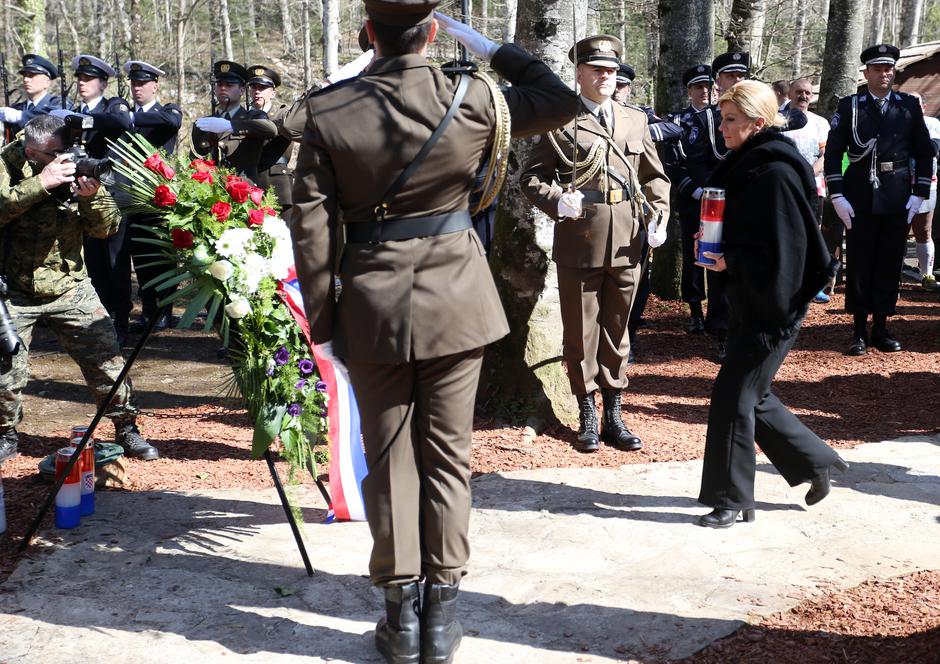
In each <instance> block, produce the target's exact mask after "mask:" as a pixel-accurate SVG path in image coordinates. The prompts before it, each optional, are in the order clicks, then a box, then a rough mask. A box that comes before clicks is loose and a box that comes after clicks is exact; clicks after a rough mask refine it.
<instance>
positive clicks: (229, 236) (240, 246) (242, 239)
mask: <svg viewBox="0 0 940 664" xmlns="http://www.w3.org/2000/svg"><path fill="white" fill-rule="evenodd" d="M253 237H254V231H252V230H251V229H250V228H230V229H228V230H227V231H224V232H223V233H222V235H220V236H219V239H218V240H216V241H215V249H216V251H218V252H219V254H221V255H222V256H224V257H225V258H241V257H242V256H244V255H245V252H246V251H247V247H248V246H249V245H250V243H251V241H252V238H253Z"/></svg>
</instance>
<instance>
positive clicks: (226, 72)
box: [212, 60, 249, 85]
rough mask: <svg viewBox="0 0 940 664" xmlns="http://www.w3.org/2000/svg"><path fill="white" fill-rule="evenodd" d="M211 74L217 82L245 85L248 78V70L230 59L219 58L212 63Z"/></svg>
mask: <svg viewBox="0 0 940 664" xmlns="http://www.w3.org/2000/svg"><path fill="white" fill-rule="evenodd" d="M212 75H213V76H214V77H215V80H216V82H217V83H219V82H221V83H238V84H239V85H246V84H247V83H248V79H249V76H248V70H247V69H245V68H244V67H242V66H241V65H240V64H238V63H237V62H232V61H231V60H219V61H218V62H216V63H215V64H214V65H212Z"/></svg>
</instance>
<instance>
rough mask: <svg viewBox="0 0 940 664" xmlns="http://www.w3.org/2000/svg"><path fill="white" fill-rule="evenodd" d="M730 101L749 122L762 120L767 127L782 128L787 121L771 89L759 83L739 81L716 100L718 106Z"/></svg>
mask: <svg viewBox="0 0 940 664" xmlns="http://www.w3.org/2000/svg"><path fill="white" fill-rule="evenodd" d="M726 101H730V102H731V103H732V104H734V105H735V106H737V107H738V108H739V109H740V110H741V112H742V113H744V115H745V116H746V117H748V118H750V119H751V120H756V119H757V118H764V121H765V122H766V125H765V126H767V127H783V126H784V125H785V124H787V119H786V118H785V117H783V116H782V115H781V114H780V112H779V110H778V108H777V96H776V95H775V94H774V91H773V88H771V87H770V86H769V85H767V84H766V83H761V82H760V81H741V82H740V83H737V84H735V85H734V86H732V87H731V89H730V90H726V91H725V92H724V94H722V95H721V96H720V97H719V98H718V106H719V108H720V107H721V105H722V104H723V103H724V102H726Z"/></svg>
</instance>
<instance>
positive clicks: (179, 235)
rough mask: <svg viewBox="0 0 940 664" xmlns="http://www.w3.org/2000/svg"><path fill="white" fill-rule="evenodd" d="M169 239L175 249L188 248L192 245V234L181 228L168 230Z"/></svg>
mask: <svg viewBox="0 0 940 664" xmlns="http://www.w3.org/2000/svg"><path fill="white" fill-rule="evenodd" d="M170 239H171V240H172V241H173V246H174V247H176V248H177V249H189V248H190V247H191V246H193V234H192V233H190V232H189V231H187V230H186V229H183V228H174V229H173V230H172V231H170Z"/></svg>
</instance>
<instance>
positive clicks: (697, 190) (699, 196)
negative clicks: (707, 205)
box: [692, 187, 704, 201]
mask: <svg viewBox="0 0 940 664" xmlns="http://www.w3.org/2000/svg"><path fill="white" fill-rule="evenodd" d="M703 193H704V192H703V191H702V188H701V187H696V188H695V191H693V192H692V198H694V199H695V200H697V201H700V200H702V194H703Z"/></svg>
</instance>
